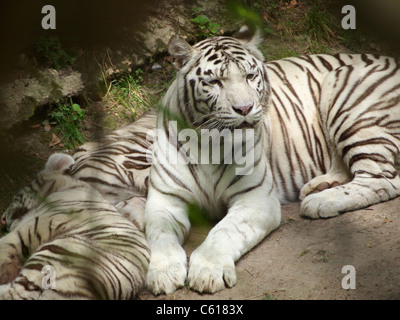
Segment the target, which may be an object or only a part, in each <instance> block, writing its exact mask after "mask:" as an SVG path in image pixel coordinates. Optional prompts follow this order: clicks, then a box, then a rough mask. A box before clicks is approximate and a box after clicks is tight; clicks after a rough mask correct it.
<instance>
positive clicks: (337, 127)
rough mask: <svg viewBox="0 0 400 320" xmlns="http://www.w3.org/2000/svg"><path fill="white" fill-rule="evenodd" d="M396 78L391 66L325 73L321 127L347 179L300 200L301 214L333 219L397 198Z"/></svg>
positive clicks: (398, 71)
mask: <svg viewBox="0 0 400 320" xmlns="http://www.w3.org/2000/svg"><path fill="white" fill-rule="evenodd" d="M389 62H390V61H389ZM392 63H393V61H392ZM399 76H400V68H399V66H397V65H396V64H395V63H393V65H391V64H390V63H387V64H382V65H374V64H372V65H371V66H369V67H365V66H361V67H359V66H346V67H343V68H340V69H338V70H336V71H335V72H332V73H330V74H329V75H328V77H327V79H326V80H325V81H324V84H323V86H322V94H321V106H320V108H321V115H322V120H323V127H324V128H325V130H326V131H325V135H326V137H327V140H328V141H329V142H330V147H331V149H333V152H334V153H336V154H338V155H340V158H341V159H342V160H343V164H344V166H342V173H343V174H345V173H346V172H349V173H350V175H351V177H352V180H351V181H350V182H349V183H346V184H344V185H340V186H336V187H334V188H331V189H326V190H323V191H322V192H320V193H316V194H310V195H308V196H306V197H305V199H304V200H303V202H302V204H301V207H300V213H301V215H303V216H307V217H311V218H328V217H333V216H336V215H338V214H340V213H343V212H347V211H353V210H357V209H361V208H365V207H368V206H370V205H372V204H376V203H379V202H383V201H387V200H389V199H392V198H395V197H397V196H399V195H400V178H399V172H398V170H397V169H396V168H398V159H399V154H400V134H399V128H400V112H399V110H400V96H399V92H398V90H395V89H396V88H397V87H398V86H399V81H398V80H396V79H399ZM348 83H354V84H356V85H358V86H359V87H357V89H358V90H356V89H355V87H356V85H354V86H348V85H347V84H348ZM363 88H364V89H363ZM365 88H366V89H368V90H366V89H365ZM346 169H347V170H346Z"/></svg>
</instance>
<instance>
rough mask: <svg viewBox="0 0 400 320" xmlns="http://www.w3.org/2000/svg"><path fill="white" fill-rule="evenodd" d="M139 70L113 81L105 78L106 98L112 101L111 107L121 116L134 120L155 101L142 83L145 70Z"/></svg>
mask: <svg viewBox="0 0 400 320" xmlns="http://www.w3.org/2000/svg"><path fill="white" fill-rule="evenodd" d="M138 70H141V69H138ZM138 70H136V71H135V75H132V74H127V75H124V76H122V77H121V78H118V79H115V80H112V81H111V82H108V81H106V80H105V83H106V86H107V92H106V94H105V99H107V100H108V101H110V102H111V103H112V107H111V109H115V111H116V112H117V113H118V114H119V115H120V116H122V117H125V118H128V119H129V120H132V121H133V120H134V119H135V118H136V117H137V116H138V115H140V114H142V113H143V112H144V111H146V110H147V109H148V108H149V107H150V106H152V105H153V103H154V101H153V99H152V98H151V96H150V94H149V93H148V91H147V89H146V88H145V87H144V86H143V85H142V77H141V74H142V73H143V72H141V71H138Z"/></svg>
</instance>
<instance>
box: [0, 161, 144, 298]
mask: <svg viewBox="0 0 400 320" xmlns="http://www.w3.org/2000/svg"><path fill="white" fill-rule="evenodd" d="M73 163H74V160H73V159H72V158H71V157H70V156H67V155H63V154H54V155H52V156H50V158H49V159H48V162H47V164H46V167H45V169H44V170H43V171H42V172H40V173H39V174H38V176H37V178H36V179H35V180H34V181H33V182H32V183H31V184H30V185H29V186H27V187H25V188H24V189H23V190H22V191H21V192H20V194H18V195H17V196H16V197H15V200H14V202H13V203H12V204H11V206H10V207H9V208H8V209H7V210H6V212H5V218H6V221H7V223H8V225H9V226H10V232H9V233H8V234H7V235H5V236H4V237H3V238H1V239H0V272H1V275H0V281H1V283H2V285H0V297H1V298H2V299H132V298H134V296H135V294H136V293H137V292H138V290H140V288H141V287H142V286H143V284H144V277H145V273H146V270H147V266H148V261H149V249H148V247H147V244H146V240H145V238H144V234H143V233H142V232H141V231H139V230H138V229H137V228H136V227H135V226H134V225H133V224H132V223H130V222H129V221H128V220H127V219H126V218H124V217H122V216H121V214H120V213H119V212H118V211H117V210H116V208H115V207H114V206H113V205H111V204H110V203H109V202H108V201H106V200H104V198H103V197H102V195H101V194H100V193H99V192H98V191H96V190H95V189H93V188H92V187H91V186H89V185H88V184H87V183H85V182H83V181H79V180H77V179H75V178H72V177H70V176H69V175H67V174H65V171H66V170H67V168H68V167H70V166H71V165H72V164H73ZM45 266H51V267H50V268H53V269H52V270H53V271H54V273H52V276H53V275H54V276H55V277H54V284H55V288H48V287H47V286H46V284H48V285H49V283H48V282H44V284H43V281H44V280H43V279H44V277H45V275H46V273H47V272H46V269H43V268H44V267H45ZM46 268H47V267H46ZM45 280H46V279H45Z"/></svg>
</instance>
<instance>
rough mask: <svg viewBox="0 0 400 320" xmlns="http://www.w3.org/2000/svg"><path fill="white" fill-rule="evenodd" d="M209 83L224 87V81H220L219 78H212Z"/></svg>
mask: <svg viewBox="0 0 400 320" xmlns="http://www.w3.org/2000/svg"><path fill="white" fill-rule="evenodd" d="M207 83H208V84H209V85H211V86H215V85H218V86H220V87H222V82H221V81H219V80H218V79H211V80H209V81H207Z"/></svg>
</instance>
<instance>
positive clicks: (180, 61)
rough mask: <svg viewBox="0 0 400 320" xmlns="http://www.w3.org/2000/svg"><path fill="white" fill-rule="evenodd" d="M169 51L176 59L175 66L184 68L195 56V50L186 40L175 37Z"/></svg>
mask: <svg viewBox="0 0 400 320" xmlns="http://www.w3.org/2000/svg"><path fill="white" fill-rule="evenodd" d="M168 51H169V53H170V55H171V56H173V57H174V58H175V66H176V67H177V68H178V69H180V68H182V67H183V66H184V65H185V64H186V63H187V62H188V61H189V60H190V58H191V57H192V56H193V53H194V49H193V48H192V47H191V46H190V44H189V43H187V42H186V41H185V40H184V39H182V38H181V37H179V36H173V37H172V38H171V40H170V41H169V44H168Z"/></svg>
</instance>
